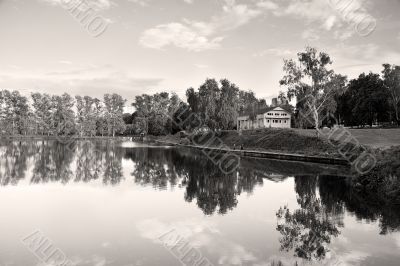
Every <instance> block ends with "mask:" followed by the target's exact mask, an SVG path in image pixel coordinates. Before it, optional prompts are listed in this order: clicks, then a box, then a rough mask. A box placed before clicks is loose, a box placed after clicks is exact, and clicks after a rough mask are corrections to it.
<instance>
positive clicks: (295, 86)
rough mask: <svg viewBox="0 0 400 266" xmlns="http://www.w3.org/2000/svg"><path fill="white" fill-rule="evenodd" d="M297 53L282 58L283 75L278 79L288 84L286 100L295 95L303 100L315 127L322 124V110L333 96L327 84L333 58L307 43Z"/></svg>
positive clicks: (330, 79) (331, 72) (330, 77)
mask: <svg viewBox="0 0 400 266" xmlns="http://www.w3.org/2000/svg"><path fill="white" fill-rule="evenodd" d="M297 56H298V58H297V60H293V59H289V60H287V59H285V60H284V66H283V70H284V72H285V75H284V77H283V78H282V80H280V85H281V86H286V87H287V89H288V93H287V95H288V98H289V100H291V99H292V98H294V97H297V100H298V101H304V103H305V106H306V107H307V108H308V110H309V112H310V113H311V117H312V119H313V122H314V126H315V128H316V129H318V128H319V127H320V125H321V113H322V111H323V110H324V109H325V108H326V107H327V105H328V104H329V103H330V102H332V98H333V93H332V89H331V86H330V85H331V82H332V78H333V77H334V72H333V70H330V69H328V66H329V65H331V64H332V60H331V58H330V56H329V55H328V54H327V53H324V52H319V53H318V51H317V49H315V48H312V47H306V49H305V51H304V52H299V53H298V54H297ZM300 97H303V98H300Z"/></svg>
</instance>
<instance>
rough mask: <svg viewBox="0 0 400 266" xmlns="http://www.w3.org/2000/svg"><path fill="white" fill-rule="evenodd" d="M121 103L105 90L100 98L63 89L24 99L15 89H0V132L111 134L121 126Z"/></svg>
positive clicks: (60, 134) (54, 134)
mask: <svg viewBox="0 0 400 266" xmlns="http://www.w3.org/2000/svg"><path fill="white" fill-rule="evenodd" d="M29 100H30V101H29ZM124 105H125V100H124V99H123V98H122V97H121V96H120V95H118V94H106V95H104V99H103V101H101V100H99V99H97V98H92V97H89V96H84V97H82V96H76V97H75V98H74V97H72V96H70V95H69V94H67V93H64V94H63V95H61V96H60V95H49V94H46V93H44V94H43V93H33V94H31V99H28V98H27V97H25V96H23V95H21V94H20V93H19V92H18V91H12V92H10V91H8V90H2V91H0V128H1V131H0V134H12V135H14V134H21V135H46V136H70V135H78V136H80V137H84V136H90V137H91V136H115V135H116V134H122V133H124V130H125V123H124V120H123V108H124Z"/></svg>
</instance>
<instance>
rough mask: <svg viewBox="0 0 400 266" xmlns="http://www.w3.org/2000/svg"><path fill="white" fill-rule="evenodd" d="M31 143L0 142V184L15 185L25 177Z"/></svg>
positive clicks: (30, 153)
mask: <svg viewBox="0 0 400 266" xmlns="http://www.w3.org/2000/svg"><path fill="white" fill-rule="evenodd" d="M31 145H32V143H25V142H21V141H2V142H1V143H0V184H1V185H2V186H6V185H16V184H18V182H19V180H21V179H23V178H24V177H25V172H26V169H27V159H28V158H29V156H31V155H32V152H31V150H32V147H31Z"/></svg>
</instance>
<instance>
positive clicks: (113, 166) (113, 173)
mask: <svg viewBox="0 0 400 266" xmlns="http://www.w3.org/2000/svg"><path fill="white" fill-rule="evenodd" d="M115 144H116V143H114V142H112V141H107V143H106V145H105V147H104V153H105V154H104V173H103V183H104V184H105V185H116V184H118V183H119V182H121V178H122V177H123V171H122V157H123V150H122V149H121V148H119V147H117V146H116V145H115Z"/></svg>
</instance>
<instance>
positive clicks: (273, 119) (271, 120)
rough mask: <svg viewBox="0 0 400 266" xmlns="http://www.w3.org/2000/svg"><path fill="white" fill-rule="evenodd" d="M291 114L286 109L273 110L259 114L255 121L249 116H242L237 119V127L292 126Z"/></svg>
mask: <svg viewBox="0 0 400 266" xmlns="http://www.w3.org/2000/svg"><path fill="white" fill-rule="evenodd" d="M290 125H291V115H290V114H289V113H288V112H286V111H284V110H272V111H270V112H267V113H265V114H260V115H257V118H256V120H255V121H251V120H250V119H249V116H241V117H238V119H237V129H238V130H239V129H241V130H246V129H257V128H290V127H291V126H290Z"/></svg>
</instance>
